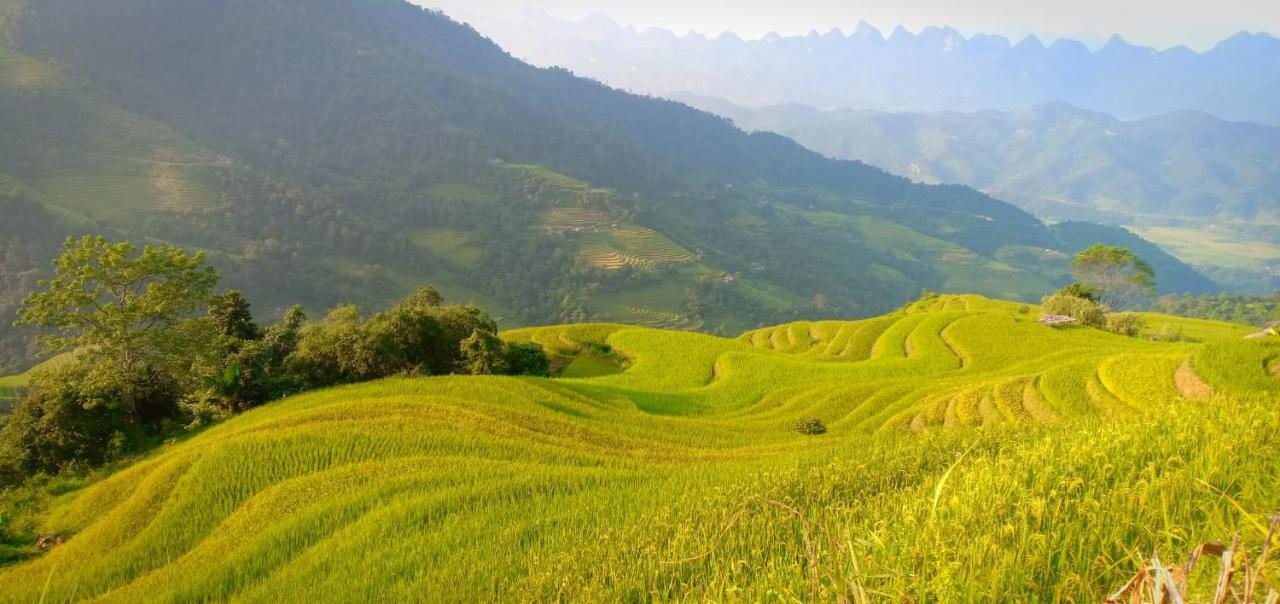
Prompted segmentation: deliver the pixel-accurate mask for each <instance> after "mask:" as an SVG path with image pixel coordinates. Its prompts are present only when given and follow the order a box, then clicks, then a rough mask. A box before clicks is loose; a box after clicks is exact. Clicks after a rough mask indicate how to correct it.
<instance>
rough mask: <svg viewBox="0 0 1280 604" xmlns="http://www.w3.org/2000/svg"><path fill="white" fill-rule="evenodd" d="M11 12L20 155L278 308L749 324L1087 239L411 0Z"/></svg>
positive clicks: (877, 305)
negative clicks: (516, 50) (197, 254)
mask: <svg viewBox="0 0 1280 604" xmlns="http://www.w3.org/2000/svg"><path fill="white" fill-rule="evenodd" d="M5 8H6V11H5V13H4V14H5V15H8V17H6V19H7V21H6V23H7V29H6V31H8V32H9V36H8V39H9V41H10V43H11V44H12V45H13V47H12V48H6V49H5V51H4V53H5V54H4V55H3V57H0V59H5V60H6V61H8V62H5V61H0V64H4V65H9V66H12V65H19V66H21V72H22V73H24V74H26V75H25V76H24V77H23V78H20V79H19V78H11V79H10V80H3V81H0V89H2V90H3V91H4V93H5V94H7V95H9V96H7V97H6V100H5V102H6V106H9V104H10V103H12V106H13V107H17V108H19V109H20V110H17V111H5V112H4V113H3V114H0V121H4V122H5V124H4V125H6V126H8V125H12V126H14V127H15V128H22V129H23V132H24V135H23V136H21V137H15V138H6V142H5V143H3V144H0V172H5V173H11V174H13V175H14V177H15V179H16V180H17V181H18V182H19V183H20V184H21V186H22V187H25V188H24V189H23V190H25V191H27V193H26V194H25V196H26V198H28V199H29V200H32V201H35V202H37V203H40V204H41V205H43V206H44V207H46V208H49V209H53V210H56V211H57V212H58V213H59V216H60V218H59V220H61V221H62V224H63V225H64V226H65V227H66V228H65V229H64V230H69V231H72V232H83V231H85V230H86V229H92V230H111V232H114V233H118V234H121V235H128V236H131V237H135V238H144V239H146V238H149V239H156V240H164V241H168V242H172V243H179V244H183V245H191V246H199V247H202V248H205V249H208V250H211V251H212V252H213V253H214V254H216V255H218V256H220V257H221V260H219V265H221V266H228V267H231V268H230V272H231V273H232V274H231V275H230V282H231V283H232V284H233V285H237V286H241V287H244V288H245V289H246V290H248V294H249V295H250V297H251V298H255V299H260V300H262V299H265V300H266V302H267V303H266V304H265V305H260V307H265V308H273V307H276V306H277V305H278V304H279V303H282V302H283V301H285V300H302V301H304V302H306V303H307V304H308V305H309V306H311V307H317V306H323V305H325V304H330V303H332V302H334V301H336V300H338V299H348V300H357V301H359V300H363V301H366V302H374V301H379V300H388V299H391V298H392V297H394V296H397V295H401V294H403V293H405V292H407V291H409V290H410V289H411V288H412V287H414V286H415V285H417V284H420V283H423V282H431V283H435V284H437V285H438V286H440V287H441V289H442V290H443V291H444V292H445V294H446V295H448V296H450V297H452V298H454V299H459V300H463V301H465V300H468V299H474V300H477V301H481V302H483V303H485V304H486V305H487V306H489V307H491V308H495V309H497V310H498V311H499V314H501V315H503V316H504V318H505V319H506V323H508V324H513V323H536V322H549V321H555V320H584V319H611V320H621V321H631V322H640V323H646V324H651V325H657V326H682V327H703V328H706V329H717V328H724V329H733V328H737V327H741V326H746V325H755V324H758V323H760V322H762V321H770V320H783V319H786V318H789V317H802V316H814V317H820V316H836V315H843V316H849V315H866V314H871V313H874V312H878V311H883V310H887V309H888V308H890V307H892V306H894V305H896V304H897V303H898V302H900V301H901V300H903V299H904V298H906V297H908V296H911V295H913V294H915V293H918V292H919V290H920V289H922V288H933V289H949V290H965V291H979V292H984V293H991V294H996V295H1000V296H1004V297H1015V298H1023V299H1029V298H1035V297H1037V296H1038V295H1039V294H1041V293H1043V292H1044V291H1046V290H1048V289H1050V288H1052V287H1053V286H1054V285H1056V284H1058V283H1059V282H1061V281H1062V280H1063V279H1064V278H1065V267H1066V260H1065V258H1066V257H1067V255H1069V254H1070V253H1071V252H1074V251H1075V250H1074V249H1067V248H1066V247H1065V246H1064V245H1063V244H1062V242H1060V241H1059V240H1058V239H1057V238H1056V237H1055V236H1054V235H1053V234H1052V233H1051V232H1050V231H1049V230H1048V229H1046V227H1045V226H1044V225H1043V224H1041V223H1040V222H1038V221H1037V220H1036V219H1035V218H1033V217H1032V216H1031V215H1029V214H1027V213H1025V212H1023V211H1021V210H1019V209H1017V208H1015V207H1013V206H1010V205H1008V204H1005V203H1002V202H999V201H996V200H994V199H991V198H989V197H987V196H985V195H983V194H981V193H978V192H976V191H974V190H972V189H967V188H963V187H954V186H921V185H915V184H912V183H910V182H909V181H907V180H905V179H902V178H898V177H894V176H891V175H889V174H887V173H884V172H882V171H880V170H878V169H875V168H871V167H869V166H866V165H863V164H859V163H856V162H845V161H835V160H830V159H825V158H823V157H821V156H819V155H817V154H815V153H812V152H810V151H808V150H805V149H804V148H802V147H800V146H799V145H797V144H795V143H794V142H792V141H790V140H788V139H785V138H783V137H780V136H777V135H771V134H748V133H745V132H742V131H740V130H738V129H736V128H735V127H734V126H733V125H732V124H731V123H730V122H728V121H726V120H723V119H721V118H717V117H714V116H712V115H710V114H707V113H702V112H699V111H695V110H693V109H691V108H689V107H687V106H685V105H681V104H678V103H673V102H669V101H661V100H656V99H649V98H644V97H639V96H634V95H630V94H626V93H623V92H619V91H616V90H613V89H610V88H608V87H606V86H604V85H601V84H599V83H596V82H591V81H587V80H583V79H580V78H576V77H574V76H573V75H571V74H569V73H568V72H565V71H562V70H543V69H535V68H533V67H530V66H528V65H526V64H524V63H521V62H519V61H517V60H515V59H513V58H511V57H510V56H509V55H507V54H506V53H505V52H503V51H502V50H501V49H500V48H498V47H497V46H496V45H494V44H492V43H491V42H489V41H488V40H486V39H484V38H482V37H481V36H479V35H478V34H476V33H475V32H474V31H472V30H470V29H469V28H467V27H464V26H461V25H459V24H457V23H455V22H453V21H450V20H449V19H447V18H445V17H443V16H442V15H439V14H436V13H432V12H429V11H424V10H422V9H419V8H417V7H414V6H412V5H409V4H407V3H405V2H402V1H400V0H371V1H367V2H356V1H353V0H318V1H307V2H303V1H302V0H267V1H254V2H249V1H245V0H231V1H227V2H217V3H209V2H200V1H196V0H176V1H170V2H163V3H161V2H147V1H144V0H102V1H99V2H93V3H84V2H76V1H71V0H44V1H42V2H39V3H34V2H31V3H22V2H18V1H17V0H7V1H6V2H5ZM9 71H10V72H15V73H16V72H18V71H19V70H18V69H16V68H10V69H9ZM33 73H34V74H36V75H34V76H33V75H31V74H33ZM41 78H48V79H47V80H45V79H41ZM46 81H47V82H51V84H49V85H45V82H46ZM32 82H35V83H36V85H32ZM9 122H13V123H12V124H10V123H9ZM1046 250H1047V251H1048V252H1052V253H1048V252H1046ZM1032 252H1034V253H1032ZM1037 254H1038V256H1037ZM1030 256H1036V257H1034V258H1031V257H1030ZM1166 284H1167V285H1168V286H1169V289H1170V290H1172V291H1182V290H1201V289H1204V287H1205V286H1204V284H1203V283H1194V282H1168V281H1166Z"/></svg>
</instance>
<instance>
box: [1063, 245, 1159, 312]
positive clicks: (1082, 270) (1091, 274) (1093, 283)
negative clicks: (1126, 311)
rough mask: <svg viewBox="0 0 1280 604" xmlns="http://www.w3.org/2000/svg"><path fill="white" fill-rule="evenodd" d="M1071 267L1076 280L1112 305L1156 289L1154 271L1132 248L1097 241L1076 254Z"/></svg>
mask: <svg viewBox="0 0 1280 604" xmlns="http://www.w3.org/2000/svg"><path fill="white" fill-rule="evenodd" d="M1071 268H1072V270H1073V271H1074V272H1075V276H1076V280H1077V282H1079V283H1080V284H1082V285H1084V286H1085V287H1088V288H1090V289H1092V290H1093V292H1094V293H1095V294H1096V298H1097V301H1098V302H1100V303H1102V304H1104V305H1106V306H1109V307H1111V308H1124V307H1126V306H1128V305H1131V304H1134V303H1136V302H1138V301H1139V300H1140V299H1141V298H1143V297H1144V296H1147V295H1150V294H1152V293H1154V292H1155V289H1156V277H1155V271H1154V270H1153V269H1152V268H1151V265H1149V264H1147V263H1146V262H1145V261H1143V260H1142V259H1141V258H1139V257H1138V256H1136V255H1135V254H1134V253H1133V251H1132V250H1130V249H1129V248H1124V247H1117V246H1111V245H1103V244H1101V243H1098V244H1094V245H1093V246H1091V247H1089V248H1088V249H1086V250H1084V251H1082V252H1080V253H1079V254H1077V255H1076V257H1075V259H1074V260H1072V261H1071ZM1091 299H1092V298H1091Z"/></svg>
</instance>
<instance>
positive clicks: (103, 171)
mask: <svg viewBox="0 0 1280 604" xmlns="http://www.w3.org/2000/svg"><path fill="white" fill-rule="evenodd" d="M200 170H201V167H200V166H187V165H179V164H170V163H166V162H153V161H149V160H141V159H137V160H135V159H130V158H116V157H105V158H102V161H100V162H98V163H97V164H95V165H93V166H80V167H78V168H76V169H74V170H72V169H68V170H65V171H60V172H57V173H50V174H47V175H44V176H42V177H40V178H38V179H36V180H35V182H34V186H35V187H36V188H37V189H38V190H39V191H40V192H41V193H43V194H44V196H45V197H46V198H47V199H48V200H49V201H50V202H51V203H53V204H56V205H58V206H61V207H64V208H67V209H70V210H73V211H76V212H80V213H82V214H85V215H88V216H93V217H98V218H107V219H121V218H124V217H126V216H128V215H130V214H132V213H138V212H143V213H145V212H153V211H159V210H163V211H174V210H176V211H185V210H192V209H198V208H203V207H207V206H208V205H210V204H211V203H212V202H213V200H214V195H213V194H212V192H211V191H210V189H209V188H208V186H206V185H205V184H204V183H203V181H202V177H201V175H200Z"/></svg>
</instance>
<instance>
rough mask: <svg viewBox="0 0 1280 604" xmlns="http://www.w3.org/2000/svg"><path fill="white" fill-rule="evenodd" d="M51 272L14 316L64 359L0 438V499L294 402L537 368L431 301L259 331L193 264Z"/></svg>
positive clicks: (289, 316)
mask: <svg viewBox="0 0 1280 604" xmlns="http://www.w3.org/2000/svg"><path fill="white" fill-rule="evenodd" d="M56 266H57V268H58V278H56V279H52V280H49V281H45V282H42V286H44V287H45V290H44V291H38V292H36V293H34V294H32V295H31V297H30V298H28V300H27V301H26V302H25V303H24V308H23V314H22V317H23V322H24V323H27V324H31V325H36V326H41V327H47V328H57V330H58V331H57V332H56V333H57V334H58V335H55V336H47V337H46V338H45V342H46V348H47V350H48V352H50V353H67V354H69V355H70V357H69V360H68V361H67V362H66V363H61V364H58V365H57V366H56V367H54V368H51V369H47V370H44V371H39V372H36V374H35V375H34V376H33V377H32V380H31V384H30V390H29V392H28V393H27V395H26V397H25V398H24V399H23V400H21V401H20V402H19V403H18V405H17V406H16V407H15V408H14V410H13V413H12V414H11V415H10V416H9V417H8V418H7V419H6V420H4V421H3V424H2V425H0V486H2V485H5V484H14V483H18V482H21V481H23V480H25V479H26V478H28V477H30V476H32V475H35V474H37V473H48V474H53V473H58V472H61V471H63V470H66V469H69V468H78V467H94V466H99V465H102V464H104V463H107V462H109V461H111V460H113V459H118V458H119V457H121V456H122V455H125V454H128V453H131V452H135V451H139V450H142V449H144V448H146V447H147V446H149V445H152V444H154V443H155V442H158V441H160V440H162V439H164V438H166V437H168V436H171V435H173V434H176V433H178V432H179V431H181V430H182V429H184V428H194V427H198V426H201V425H205V424H208V423H210V422H213V421H217V420H219V419H222V418H225V417H227V416H230V415H232V414H235V413H239V412H242V411H245V410H247V409H250V408H253V407H256V406H258V405H261V404H263V403H266V402H268V401H272V400H275V399H278V398H281V397H284V396H288V395H290V394H294V393H297V392H302V391H305V390H310V389H315V388H323V387H327V386H334V385H337V384H347V383H354V382H362V381H367V380H374V379H379V378H384V377H389V376H395V375H441V374H449V373H463V374H510V375H539V376H545V375H547V374H548V370H549V367H550V361H549V359H548V358H547V355H546V353H545V352H544V351H543V350H542V347H541V346H539V345H537V344H533V343H526V344H508V343H506V342H504V341H502V340H501V339H500V338H499V337H498V335H497V334H498V327H497V324H496V323H495V321H494V320H493V319H492V318H491V317H490V316H489V314H488V313H486V312H485V311H484V310H482V309H480V308H477V307H475V306H470V305H467V306H459V305H447V304H445V303H444V299H443V298H442V297H441V295H440V293H439V292H437V291H436V290H435V289H432V288H423V289H421V290H419V291H417V292H415V293H414V294H413V295H411V296H409V297H408V298H405V299H404V300H402V301H401V302H399V303H398V304H396V305H395V306H393V307H392V308H390V309H387V310H385V311H383V312H379V313H376V314H373V315H372V316H368V317H365V316H363V315H362V314H361V312H360V310H359V309H358V308H356V307H355V306H351V305H345V306H339V307H338V308H335V309H333V310H332V311H330V312H329V314H328V315H327V316H326V317H325V318H324V319H323V320H321V321H315V322H308V321H307V318H306V316H305V315H304V314H303V311H302V309H301V308H300V307H294V308H292V309H290V310H289V311H288V312H286V313H285V315H284V317H283V318H282V319H281V320H280V321H278V322H276V323H274V324H272V325H269V326H266V327H262V326H259V325H258V324H256V323H254V320H253V315H252V312H251V311H250V307H249V304H248V302H246V301H245V300H244V298H243V297H241V295H240V293H239V292H236V291H228V292H225V293H223V294H220V295H211V291H212V289H213V287H214V286H215V285H216V282H217V274H216V272H214V271H213V270H212V269H211V268H209V267H207V266H206V265H205V264H204V259H203V256H200V255H195V256H189V255H186V254H185V253H184V252H182V251H181V250H175V249H172V248H153V247H148V248H146V249H144V250H143V251H142V253H141V254H138V253H136V250H135V249H134V248H133V247H132V245H131V244H128V243H124V244H109V243H107V242H106V241H105V240H103V239H102V238H85V239H83V240H81V241H79V242H76V241H69V242H68V244H67V251H66V253H64V254H63V256H62V257H60V258H59V259H58V261H57V263H56ZM202 306H204V307H207V311H206V312H205V313H204V314H203V315H202V316H193V315H194V314H195V313H194V312H193V311H195V310H196V309H197V308H200V307H202Z"/></svg>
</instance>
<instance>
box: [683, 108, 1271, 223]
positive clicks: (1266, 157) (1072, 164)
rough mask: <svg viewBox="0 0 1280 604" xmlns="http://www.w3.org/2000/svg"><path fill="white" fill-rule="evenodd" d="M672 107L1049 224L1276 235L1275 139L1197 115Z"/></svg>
mask: <svg viewBox="0 0 1280 604" xmlns="http://www.w3.org/2000/svg"><path fill="white" fill-rule="evenodd" d="M675 98H677V99H679V100H682V101H684V102H687V103H690V104H692V105H694V106H696V107H699V108H701V109H704V110H707V111H711V112H713V113H716V114H719V115H723V116H725V117H728V118H730V119H732V120H734V122H736V123H737V124H738V125H739V126H741V127H743V128H746V129H748V130H762V131H770V132H778V133H780V134H783V135H786V136H788V137H791V138H794V139H796V140H797V141H799V142H800V143H801V144H803V145H805V146H807V147H809V148H810V149H813V150H815V151H818V152H820V153H822V154H824V155H827V156H829V157H834V158H838V159H856V160H860V161H865V162H867V163H869V164H872V165H875V166H879V167H882V168H884V169H886V170H889V171H890V172H893V173H896V174H901V175H904V176H907V177H910V178H913V179H915V180H919V181H924V182H949V183H958V184H965V185H969V186H972V187H975V188H978V189H981V190H983V191H985V192H987V193H989V194H991V195H993V196H995V197H998V198H1000V199H1005V200H1008V201H1011V202H1013V203H1015V204H1017V205H1019V206H1021V207H1022V208H1024V209H1026V210H1028V211H1031V212H1033V213H1035V214H1036V215H1038V216H1040V217H1042V218H1045V219H1049V220H1092V221H1099V222H1106V223H1110V224H1118V225H1131V224H1143V225H1156V226H1201V225H1205V224H1208V223H1218V222H1221V223H1229V224H1232V226H1233V227H1234V228H1235V229H1236V230H1237V231H1239V232H1240V234H1241V235H1249V236H1252V237H1257V238H1262V239H1274V238H1275V237H1276V235H1275V233H1276V231H1277V229H1276V226H1277V225H1280V128H1275V127H1270V126H1264V125H1259V124H1255V123H1249V122H1227V121H1223V120H1219V119H1217V118H1214V117H1212V116H1210V115H1207V114H1204V113H1195V112H1176V113H1168V114H1164V115H1160V116H1156V117H1152V118H1146V119H1142V120H1136V121H1122V120H1119V119H1116V118H1113V117H1110V116H1107V115H1103V114H1100V113H1095V112H1092V111H1085V110H1082V109H1077V108H1075V107H1072V106H1070V105H1066V104H1064V103H1052V104H1047V105H1039V106H1035V107H1031V108H1028V109H1022V110H1017V111H1011V112H998V111H982V112H978V113H957V112H942V113H885V112H875V111H852V110H839V111H820V110H817V109H812V108H808V107H803V106H799V105H787V106H777V107H766V108H759V109H748V108H743V107H740V106H737V105H734V104H732V103H729V102H727V101H721V100H717V99H708V98H703V97H697V96H693V95H688V94H685V95H675Z"/></svg>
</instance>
